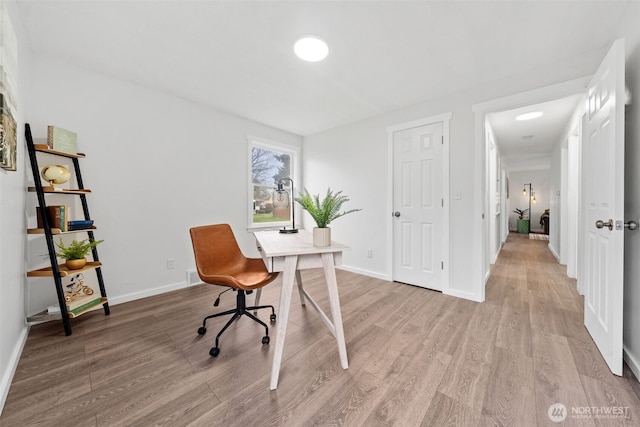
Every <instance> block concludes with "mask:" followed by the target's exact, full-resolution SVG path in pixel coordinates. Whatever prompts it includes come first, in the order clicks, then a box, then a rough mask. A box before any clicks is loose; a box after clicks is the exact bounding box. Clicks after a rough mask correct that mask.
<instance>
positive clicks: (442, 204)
mask: <svg viewBox="0 0 640 427" xmlns="http://www.w3.org/2000/svg"><path fill="white" fill-rule="evenodd" d="M440 200H441V201H442V207H443V208H444V199H440Z"/></svg>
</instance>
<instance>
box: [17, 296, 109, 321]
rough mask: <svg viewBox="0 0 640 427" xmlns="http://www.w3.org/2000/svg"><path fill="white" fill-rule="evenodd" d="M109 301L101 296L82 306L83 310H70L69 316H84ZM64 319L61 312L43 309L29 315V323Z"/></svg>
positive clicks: (71, 317)
mask: <svg viewBox="0 0 640 427" xmlns="http://www.w3.org/2000/svg"><path fill="white" fill-rule="evenodd" d="M107 302H109V300H108V299H107V298H105V297H103V298H100V300H99V301H96V302H94V303H93V304H91V305H88V306H86V307H82V309H81V310H78V311H77V312H73V313H72V312H69V313H68V315H69V318H70V319H75V318H76V317H79V316H82V315H83V314H85V313H86V312H88V311H92V310H95V309H96V308H97V307H100V306H103V305H104V304H106V303H107ZM60 319H62V314H60V313H48V312H47V311H46V310H45V311H41V312H40V313H36V314H33V315H31V316H28V317H27V323H30V324H32V323H41V322H49V321H51V320H60Z"/></svg>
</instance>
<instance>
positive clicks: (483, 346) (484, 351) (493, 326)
mask: <svg viewBox="0 0 640 427" xmlns="http://www.w3.org/2000/svg"><path fill="white" fill-rule="evenodd" d="M499 320H500V311H499V310H497V309H496V307H495V306H494V305H492V304H490V303H485V304H477V305H476V307H475V310H474V312H473V315H472V316H471V318H470V321H469V324H468V325H467V329H466V331H465V333H464V335H463V336H462V337H461V340H460V346H459V348H458V350H457V351H456V352H455V353H454V354H453V358H452V360H451V363H450V364H449V366H448V367H447V370H446V372H445V375H444V377H443V379H442V381H441V383H440V386H439V387H438V391H439V392H441V393H443V394H445V395H447V396H449V397H451V398H453V399H456V400H457V401H458V402H460V403H462V404H464V405H466V406H468V407H470V408H474V409H477V410H482V406H483V402H484V398H485V393H486V391H487V383H488V381H489V375H490V372H491V364H492V358H493V354H494V351H495V350H494V348H495V341H496V333H497V329H498V323H499Z"/></svg>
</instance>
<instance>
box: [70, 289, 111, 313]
mask: <svg viewBox="0 0 640 427" xmlns="http://www.w3.org/2000/svg"><path fill="white" fill-rule="evenodd" d="M101 302H102V297H101V296H100V294H96V293H94V294H92V295H79V296H77V297H75V298H74V299H73V301H69V302H68V303H67V312H68V313H69V317H75V316H77V315H78V314H80V313H82V312H83V311H86V310H88V309H90V308H91V307H94V306H96V305H98V304H100V303H101Z"/></svg>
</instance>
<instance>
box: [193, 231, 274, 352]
mask: <svg viewBox="0 0 640 427" xmlns="http://www.w3.org/2000/svg"><path fill="white" fill-rule="evenodd" d="M189 232H190V233H191V243H192V244H193V253H194V255H195V259H196V268H197V270H198V275H199V276H200V279H201V280H202V281H203V282H205V283H209V284H212V285H222V286H229V287H230V288H233V289H234V290H236V291H237V297H236V308H235V309H233V310H227V311H224V312H222V313H216V314H212V315H210V316H207V317H205V318H204V320H203V321H202V326H201V327H200V328H199V329H198V334H200V335H204V334H205V333H207V320H208V319H211V318H212V317H218V316H225V315H227V314H233V316H232V317H231V319H230V320H229V321H228V322H227V324H226V325H224V327H223V328H222V330H221V331H220V332H218V335H216V345H215V347H211V350H209V354H210V355H211V356H213V357H216V356H217V355H218V354H220V347H219V339H220V335H222V333H223V332H224V331H225V330H226V329H227V328H228V327H229V325H231V324H232V323H233V322H234V321H235V320H236V319H238V318H239V317H240V316H242V315H246V316H248V317H250V318H251V319H253V320H255V321H256V322H258V323H260V324H261V325H262V326H264V328H265V336H264V337H262V344H269V327H268V326H267V325H266V323H264V322H263V321H262V320H260V319H258V318H257V317H256V316H254V315H253V314H252V313H250V312H249V311H250V310H251V311H255V310H258V309H261V308H271V316H270V320H271V322H275V321H276V314H275V309H274V308H273V306H272V305H260V306H253V307H247V304H246V298H245V294H250V293H252V292H253V290H254V289H257V290H258V291H259V290H260V288H262V287H263V286H265V285H267V284H269V283H271V282H272V281H273V280H274V279H275V278H276V277H278V273H269V272H268V271H267V269H266V267H265V266H264V263H263V262H262V259H260V258H247V257H245V256H244V255H243V253H242V251H241V250H240V247H239V246H238V242H237V241H236V238H235V236H234V235H233V231H232V230H231V227H230V226H229V224H215V225H205V226H201V227H194V228H192V229H190V230H189ZM218 301H219V300H217V301H216V303H214V305H216V306H217V302H218Z"/></svg>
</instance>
